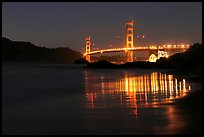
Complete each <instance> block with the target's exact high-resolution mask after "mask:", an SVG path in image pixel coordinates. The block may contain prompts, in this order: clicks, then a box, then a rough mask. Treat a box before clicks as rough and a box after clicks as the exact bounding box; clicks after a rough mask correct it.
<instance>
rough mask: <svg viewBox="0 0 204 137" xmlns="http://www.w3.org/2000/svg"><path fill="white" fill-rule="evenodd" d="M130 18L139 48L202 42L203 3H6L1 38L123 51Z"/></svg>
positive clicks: (4, 4)
mask: <svg viewBox="0 0 204 137" xmlns="http://www.w3.org/2000/svg"><path fill="white" fill-rule="evenodd" d="M131 19H133V20H134V23H135V24H134V25H135V26H134V28H135V37H134V42H135V43H134V45H135V46H140V45H141V46H144V45H145V46H146V45H147V46H148V45H163V44H181V43H184V44H194V43H196V42H199V43H201V42H202V3H201V2H185V3H184V2H127V3H126V2H103V3H100V2H75V3H74V2H59V3H58V2H27V3H26V2H3V3H2V36H3V37H6V38H9V39H11V40H16V41H18V40H19V41H29V42H32V43H33V44H35V45H37V46H44V47H49V48H56V47H67V46H68V47H69V48H71V49H74V50H78V51H81V49H82V48H84V47H85V37H86V36H91V38H92V42H93V43H94V46H93V47H98V48H100V49H102V48H107V47H109V46H110V45H112V46H113V47H124V44H125V28H124V25H125V22H126V21H128V20H131ZM136 35H139V36H142V35H144V36H145V38H144V39H142V38H136Z"/></svg>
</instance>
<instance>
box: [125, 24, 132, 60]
mask: <svg viewBox="0 0 204 137" xmlns="http://www.w3.org/2000/svg"><path fill="white" fill-rule="evenodd" d="M125 28H126V47H127V48H133V33H134V31H133V20H131V21H128V22H126V24H125ZM133 58H134V56H133V51H128V50H127V52H126V59H127V62H133Z"/></svg>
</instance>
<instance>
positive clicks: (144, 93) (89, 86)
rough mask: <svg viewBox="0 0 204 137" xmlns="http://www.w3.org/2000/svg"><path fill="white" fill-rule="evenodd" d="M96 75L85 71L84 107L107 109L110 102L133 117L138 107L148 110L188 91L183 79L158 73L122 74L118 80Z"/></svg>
mask: <svg viewBox="0 0 204 137" xmlns="http://www.w3.org/2000/svg"><path fill="white" fill-rule="evenodd" d="M97 75H98V74H95V75H93V74H91V73H90V74H89V73H87V72H86V71H85V80H86V82H85V83H86V97H87V100H88V101H87V102H88V107H90V108H92V109H94V108H101V107H110V105H112V104H113V103H115V105H117V103H118V105H125V106H126V107H127V108H130V109H131V112H130V114H131V115H133V116H135V117H138V105H140V106H144V107H149V106H151V105H153V104H155V103H161V102H164V103H165V102H170V101H172V100H173V99H175V98H180V97H183V96H185V95H186V94H187V93H186V92H187V91H189V90H190V89H191V87H190V85H187V83H186V81H185V79H177V78H174V77H173V75H169V74H163V73H160V72H153V73H150V74H144V75H142V76H135V75H132V74H128V73H126V72H125V73H123V74H122V75H120V77H118V78H114V77H111V76H110V75H108V76H107V75H102V74H101V75H100V76H97ZM186 87H188V89H187V88H186Z"/></svg>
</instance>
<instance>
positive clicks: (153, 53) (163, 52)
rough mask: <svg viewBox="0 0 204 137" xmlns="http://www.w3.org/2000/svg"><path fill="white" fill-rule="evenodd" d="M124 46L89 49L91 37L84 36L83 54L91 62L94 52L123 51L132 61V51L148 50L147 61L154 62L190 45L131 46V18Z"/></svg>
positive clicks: (126, 25)
mask: <svg viewBox="0 0 204 137" xmlns="http://www.w3.org/2000/svg"><path fill="white" fill-rule="evenodd" d="M125 28H126V47H125V48H108V49H101V50H95V51H91V42H90V40H91V37H86V52H85V53H84V54H83V55H84V57H85V58H86V60H87V61H89V62H91V57H90V56H91V55H94V54H103V53H111V52H125V53H126V62H133V61H134V58H133V52H134V51H148V52H149V54H150V56H149V61H150V62H156V60H157V59H159V58H161V57H168V56H170V55H173V54H175V53H178V52H184V51H185V50H187V49H188V48H189V47H190V46H189V45H184V44H181V45H161V46H137V47H134V46H133V44H134V43H133V36H134V27H133V20H131V21H128V22H126V24H125Z"/></svg>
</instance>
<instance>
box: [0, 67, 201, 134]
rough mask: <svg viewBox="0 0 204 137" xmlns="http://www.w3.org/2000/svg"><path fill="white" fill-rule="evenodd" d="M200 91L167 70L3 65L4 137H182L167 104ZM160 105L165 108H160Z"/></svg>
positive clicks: (185, 120) (183, 127)
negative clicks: (148, 136) (48, 136)
mask: <svg viewBox="0 0 204 137" xmlns="http://www.w3.org/2000/svg"><path fill="white" fill-rule="evenodd" d="M195 89H196V90H202V86H201V85H199V84H197V83H195V82H192V81H187V80H186V79H185V77H177V76H175V75H174V74H171V73H170V72H168V71H166V70H142V69H83V68H82V67H81V66H77V65H76V66H75V65H52V64H51V65H42V64H30V65H22V64H3V66H2V130H3V134H6V135H7V134H51V135H53V134H56V135H58V134H62V135H66V134H185V133H188V130H189V128H190V127H191V126H192V124H194V121H193V120H191V119H190V117H189V115H188V114H187V113H186V111H183V110H182V109H181V108H179V107H178V106H175V105H169V104H168V103H172V102H174V101H175V99H181V98H183V97H185V96H187V95H188V94H191V92H194V91H195ZM163 104H165V105H163Z"/></svg>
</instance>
